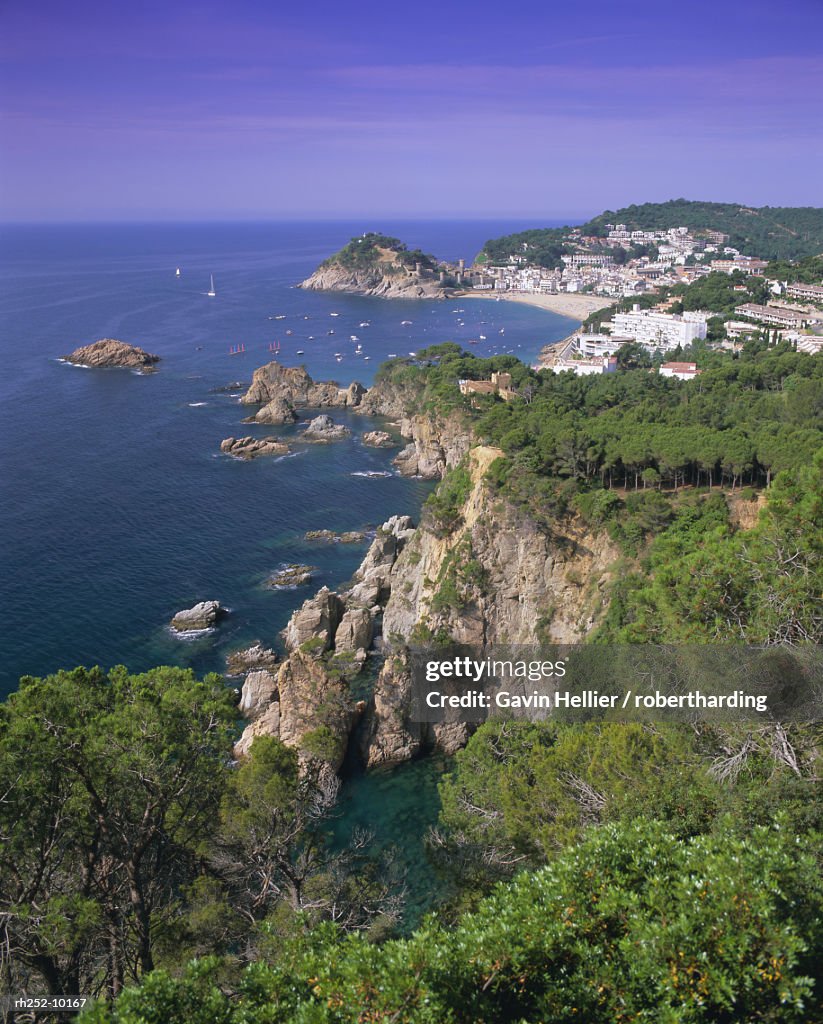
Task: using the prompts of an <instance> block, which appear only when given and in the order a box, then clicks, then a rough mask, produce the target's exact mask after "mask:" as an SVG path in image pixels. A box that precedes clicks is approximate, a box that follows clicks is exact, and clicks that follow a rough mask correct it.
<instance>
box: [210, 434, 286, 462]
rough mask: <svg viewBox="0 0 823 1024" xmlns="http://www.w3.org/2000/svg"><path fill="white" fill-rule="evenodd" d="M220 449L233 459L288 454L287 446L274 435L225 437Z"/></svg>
mask: <svg viewBox="0 0 823 1024" xmlns="http://www.w3.org/2000/svg"><path fill="white" fill-rule="evenodd" d="M220 451H221V452H223V454H224V455H231V456H232V458H235V459H256V458H258V457H259V456H261V455H288V452H289V446H288V445H287V444H284V443H283V442H282V441H279V440H278V439H277V438H276V437H227V438H226V440H225V441H221V442H220Z"/></svg>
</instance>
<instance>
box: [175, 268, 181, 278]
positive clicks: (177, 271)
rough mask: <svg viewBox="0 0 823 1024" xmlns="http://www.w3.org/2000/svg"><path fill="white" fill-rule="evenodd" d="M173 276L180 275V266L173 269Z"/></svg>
mask: <svg viewBox="0 0 823 1024" xmlns="http://www.w3.org/2000/svg"><path fill="white" fill-rule="evenodd" d="M174 276H175V277H180V267H178V268H177V270H175V272H174Z"/></svg>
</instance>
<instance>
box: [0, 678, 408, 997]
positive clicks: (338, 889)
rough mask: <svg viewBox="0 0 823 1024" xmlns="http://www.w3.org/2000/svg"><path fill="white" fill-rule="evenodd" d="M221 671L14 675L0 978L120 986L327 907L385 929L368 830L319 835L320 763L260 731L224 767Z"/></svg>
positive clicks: (29, 984) (324, 913)
mask: <svg viewBox="0 0 823 1024" xmlns="http://www.w3.org/2000/svg"><path fill="white" fill-rule="evenodd" d="M236 717H237V712H236V709H235V707H234V701H233V697H232V694H231V691H230V690H228V689H227V687H226V686H225V684H224V683H223V680H222V679H221V678H220V677H219V676H209V677H207V678H206V679H205V680H203V681H200V680H198V679H196V678H195V677H194V675H193V674H192V673H191V672H190V671H188V670H183V669H176V668H159V669H155V670H153V671H151V672H146V673H143V674H141V675H130V674H129V673H128V672H127V671H126V670H125V669H124V668H122V667H120V668H115V669H113V670H112V671H111V672H110V673H108V674H106V673H104V672H102V671H100V670H99V669H93V670H85V669H76V670H75V671H73V672H59V673H57V674H56V675H54V676H49V677H47V678H45V679H33V678H27V679H23V680H22V682H21V686H20V689H19V690H18V691H17V692H16V693H14V694H12V695H11V696H10V697H9V699H8V700H7V701H6V702H5V704H2V705H0V838H1V839H2V841H1V842H0V929H2V935H3V936H4V942H3V944H2V946H0V984H3V985H5V986H6V987H7V988H8V989H9V990H11V991H17V992H28V993H29V994H34V993H43V992H48V993H51V994H53V995H62V994H65V993H77V992H83V993H88V994H92V995H97V994H98V993H101V992H105V993H106V994H108V995H109V996H113V995H116V994H117V993H118V992H119V991H120V989H121V988H122V987H123V985H124V984H128V983H133V982H134V981H136V980H138V979H139V978H141V977H143V976H144V975H145V974H147V973H148V972H150V971H152V970H153V969H154V968H155V967H160V966H167V967H170V968H173V969H177V968H179V967H180V966H181V965H182V964H183V963H185V962H186V960H188V959H189V958H190V957H193V956H197V955H202V954H204V953H215V952H216V953H223V952H226V953H227V952H229V951H230V952H231V955H232V957H233V959H234V960H235V961H237V962H244V961H245V962H248V961H249V960H251V959H253V958H254V957H255V956H256V955H257V952H258V945H259V942H260V938H261V935H262V934H263V933H262V931H261V929H262V928H263V925H264V924H266V927H267V928H268V929H269V931H273V932H275V933H276V931H277V930H278V928H283V929H285V930H288V929H289V928H290V927H292V924H291V922H292V920H293V918H294V917H295V915H300V921H301V927H304V926H310V925H313V924H316V923H319V922H321V921H324V920H334V921H336V922H337V923H338V924H339V925H340V926H342V928H343V929H344V930H345V929H347V928H367V929H370V930H372V931H373V930H374V929H375V927H379V928H384V927H386V926H387V925H390V923H391V921H392V920H393V915H396V913H397V910H398V907H399V902H398V901H399V898H400V895H399V894H400V893H401V889H402V887H401V886H399V885H397V884H395V883H396V882H397V881H398V880H397V879H395V878H394V877H393V876H392V874H391V872H389V871H387V870H383V868H382V866H381V864H380V863H379V862H378V861H376V860H374V859H373V858H370V857H369V856H368V849H367V847H368V837H367V836H364V835H359V836H357V837H355V840H354V841H353V843H352V845H351V846H350V847H349V848H347V849H344V850H342V851H333V850H331V849H330V848H329V845H328V842H327V837H326V833H325V824H324V814H325V807H324V803H323V789H322V785H321V780H320V778H319V773H315V772H314V771H313V770H312V767H311V765H309V767H308V768H307V770H305V771H303V772H302V773H298V755H297V752H296V751H294V750H291V749H288V748H286V747H285V746H283V744H281V743H280V742H279V741H278V740H275V739H272V738H269V737H261V738H258V739H257V740H256V741H255V743H254V744H253V746H252V751H251V756H250V757H248V758H245V759H244V760H243V762H242V763H241V764H240V765H238V766H235V767H232V762H231V759H232V740H233V738H234V735H235V733H236Z"/></svg>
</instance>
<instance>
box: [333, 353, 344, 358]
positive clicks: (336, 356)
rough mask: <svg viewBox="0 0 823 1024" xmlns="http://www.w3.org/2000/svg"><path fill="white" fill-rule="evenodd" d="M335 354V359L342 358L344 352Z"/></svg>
mask: <svg viewBox="0 0 823 1024" xmlns="http://www.w3.org/2000/svg"><path fill="white" fill-rule="evenodd" d="M334 356H335V359H342V358H343V353H342V352H335V353H334Z"/></svg>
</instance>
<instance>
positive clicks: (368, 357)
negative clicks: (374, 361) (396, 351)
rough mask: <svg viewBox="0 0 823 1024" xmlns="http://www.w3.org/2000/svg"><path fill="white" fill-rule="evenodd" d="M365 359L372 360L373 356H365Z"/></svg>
mask: <svg viewBox="0 0 823 1024" xmlns="http://www.w3.org/2000/svg"><path fill="white" fill-rule="evenodd" d="M363 358H364V359H371V356H363Z"/></svg>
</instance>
